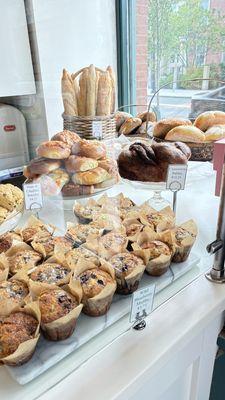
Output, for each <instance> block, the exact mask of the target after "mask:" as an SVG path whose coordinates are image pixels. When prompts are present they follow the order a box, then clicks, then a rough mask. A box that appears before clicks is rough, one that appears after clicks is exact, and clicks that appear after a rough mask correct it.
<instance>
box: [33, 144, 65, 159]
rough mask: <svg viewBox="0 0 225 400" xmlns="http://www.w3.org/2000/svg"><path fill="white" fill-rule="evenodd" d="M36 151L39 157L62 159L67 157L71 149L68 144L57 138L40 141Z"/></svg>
mask: <svg viewBox="0 0 225 400" xmlns="http://www.w3.org/2000/svg"><path fill="white" fill-rule="evenodd" d="M36 153H37V155H38V156H39V157H45V158H51V159H54V160H63V159H64V158H68V157H69V155H70V153H71V150H70V147H69V146H68V144H66V143H64V142H60V141H59V140H52V141H48V142H43V143H41V144H40V145H39V146H38V148H37V150H36Z"/></svg>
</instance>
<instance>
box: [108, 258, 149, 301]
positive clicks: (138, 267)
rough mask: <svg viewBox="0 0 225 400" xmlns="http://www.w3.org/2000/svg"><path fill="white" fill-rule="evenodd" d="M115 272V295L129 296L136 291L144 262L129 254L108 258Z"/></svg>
mask: <svg viewBox="0 0 225 400" xmlns="http://www.w3.org/2000/svg"><path fill="white" fill-rule="evenodd" d="M109 263H110V264H111V265H112V267H113V268H114V270H115V276H116V282H117V293H120V294H131V293H133V292H134V291H135V290H137V288H138V285H139V283H140V280H141V278H142V275H143V273H144V270H145V264H144V261H143V260H142V259H141V258H140V257H137V256H136V255H134V254H131V253H129V252H124V253H119V254H116V255H115V256H113V257H112V258H110V260H109Z"/></svg>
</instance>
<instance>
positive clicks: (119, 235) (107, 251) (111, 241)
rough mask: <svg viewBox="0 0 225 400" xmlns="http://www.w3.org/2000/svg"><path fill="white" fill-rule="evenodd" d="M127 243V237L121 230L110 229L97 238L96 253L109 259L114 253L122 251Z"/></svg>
mask: <svg viewBox="0 0 225 400" xmlns="http://www.w3.org/2000/svg"><path fill="white" fill-rule="evenodd" d="M127 244H128V240H127V237H126V235H125V233H123V232H117V231H112V232H109V233H107V234H106V235H103V236H101V237H100V238H99V240H98V254H99V255H100V256H101V257H103V258H105V259H109V258H111V257H112V256H113V255H114V254H118V253H122V252H124V251H125V250H126V248H127Z"/></svg>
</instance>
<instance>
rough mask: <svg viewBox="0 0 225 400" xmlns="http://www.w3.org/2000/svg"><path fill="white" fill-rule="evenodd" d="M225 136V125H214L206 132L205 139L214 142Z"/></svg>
mask: <svg viewBox="0 0 225 400" xmlns="http://www.w3.org/2000/svg"><path fill="white" fill-rule="evenodd" d="M224 137H225V125H214V126H212V127H211V128H209V129H207V131H206V132H205V141H206V142H214V141H216V140H219V139H223V138H224Z"/></svg>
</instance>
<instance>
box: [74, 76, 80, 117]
mask: <svg viewBox="0 0 225 400" xmlns="http://www.w3.org/2000/svg"><path fill="white" fill-rule="evenodd" d="M73 90H74V109H75V112H76V114H75V115H78V97H79V85H78V82H77V80H76V79H74V80H73Z"/></svg>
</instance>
